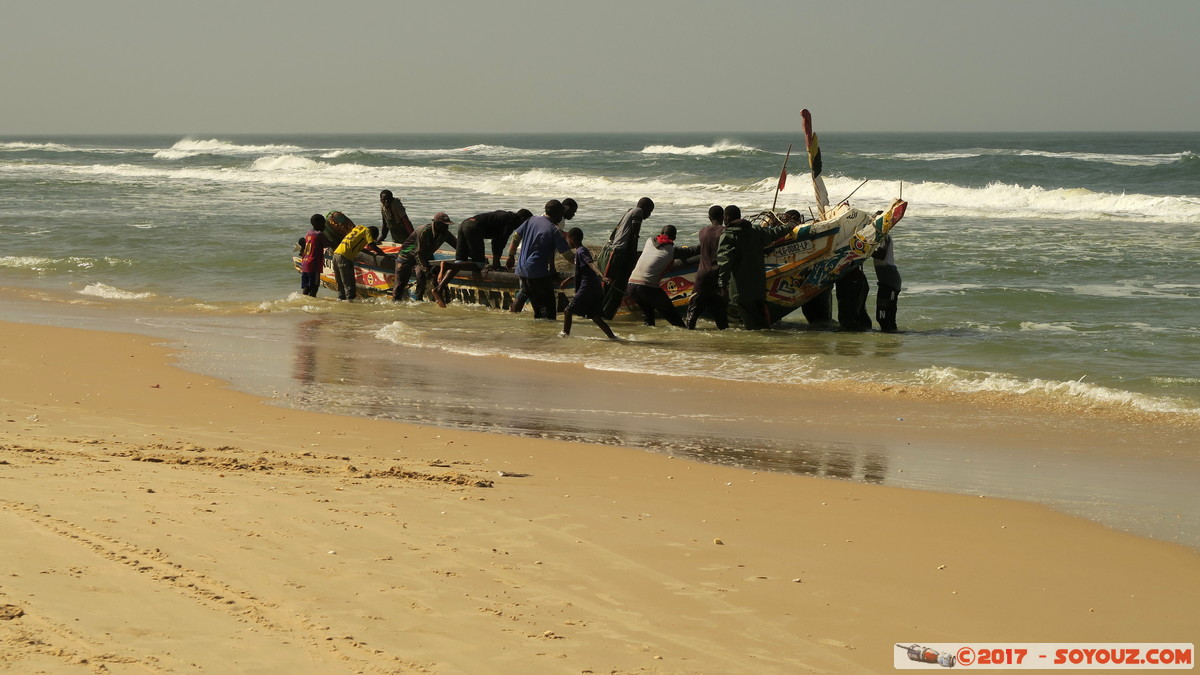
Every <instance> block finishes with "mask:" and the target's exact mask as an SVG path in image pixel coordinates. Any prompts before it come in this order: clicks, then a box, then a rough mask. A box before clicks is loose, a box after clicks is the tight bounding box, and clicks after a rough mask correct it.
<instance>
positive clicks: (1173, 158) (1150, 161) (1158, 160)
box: [859, 148, 1195, 166]
mask: <svg viewBox="0 0 1200 675" xmlns="http://www.w3.org/2000/svg"><path fill="white" fill-rule="evenodd" d="M859 156H860V157H872V158H876V159H898V160H902V161H914V162H940V161H946V160H953V159H969V158H971V157H986V156H1012V157H1045V158H1048V159H1067V160H1075V161H1079V162H1093V163H1101V164H1113V165H1115V166H1160V165H1163V164H1174V163H1175V162H1179V161H1182V160H1186V159H1188V158H1190V157H1194V156H1195V155H1193V153H1191V152H1188V151H1184V152H1171V153H1162V154H1148V155H1147V154H1141V155H1130V154H1118V153H1102V152H1051V151H1048V150H1021V149H1008V148H969V149H963V150H939V151H932V152H892V153H886V152H864V153H861V154H860V155H859Z"/></svg>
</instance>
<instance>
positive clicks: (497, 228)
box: [454, 209, 533, 269]
mask: <svg viewBox="0 0 1200 675" xmlns="http://www.w3.org/2000/svg"><path fill="white" fill-rule="evenodd" d="M532 216H533V214H532V213H530V212H529V210H528V209H521V210H520V211H517V212H515V213H514V212H513V211H499V210H498V211H491V212H489V213H480V214H476V215H474V216H471V217H470V218H467V219H466V220H464V221H462V222H461V223H459V225H458V246H457V247H456V249H455V251H454V259H455V260H470V261H472V262H474V263H476V264H477V265H479V267H480V269H482V268H483V266H484V265H486V264H487V251H486V250H485V248H484V242H485V241H490V242H491V244H492V246H491V249H492V267H500V256H501V255H502V254H503V253H504V245H505V244H507V243H508V238H509V237H510V236H512V233H513V232H516V231H517V228H518V227H520V226H521V223H523V222H525V221H527V220H529V219H530V218H531V217H532Z"/></svg>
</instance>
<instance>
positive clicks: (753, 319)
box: [717, 205, 793, 330]
mask: <svg viewBox="0 0 1200 675" xmlns="http://www.w3.org/2000/svg"><path fill="white" fill-rule="evenodd" d="M792 227H793V225H792V224H791V223H777V224H775V225H771V226H768V227H754V225H753V224H752V223H751V222H750V221H748V220H746V219H745V218H742V210H741V209H740V208H738V207H736V206H733V205H730V206H726V207H725V231H724V232H722V233H721V239H720V243H719V244H718V246H717V286H718V287H719V288H721V289H722V291H723V292H725V293H727V294H728V297H729V302H730V304H732V305H734V306H735V307H737V309H738V312H739V313H740V314H741V315H742V327H743V328H745V329H746V330H762V329H764V328H770V327H771V315H770V313H769V312H768V310H767V273H766V269H765V268H764V264H765V262H766V261H765V256H764V254H763V251H764V249H766V247H767V246H768V245H769V244H770V243H771V242H773V241H775V240H776V239H778V238H780V237H782V236H783V235H784V233H785V232H788V231H789V230H791V229H792Z"/></svg>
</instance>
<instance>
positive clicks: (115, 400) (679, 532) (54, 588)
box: [0, 323, 1200, 673]
mask: <svg viewBox="0 0 1200 675" xmlns="http://www.w3.org/2000/svg"><path fill="white" fill-rule="evenodd" d="M0 327H2V329H3V330H4V333H5V335H6V338H7V339H6V340H4V341H3V344H0V365H3V367H4V369H5V372H6V378H7V381H8V384H9V386H8V387H6V388H5V392H4V394H3V395H0V400H3V403H4V413H5V416H4V419H3V422H2V423H3V431H2V432H0V460H2V461H3V463H0V485H2V486H3V490H2V491H0V495H2V497H0V518H2V519H3V520H4V527H3V528H0V533H2V534H0V538H2V540H3V541H2V542H0V548H3V549H4V550H6V551H11V552H12V555H11V557H10V558H11V560H10V564H11V566H10V567H9V570H7V572H8V576H6V577H5V583H4V585H3V586H2V587H0V605H11V606H14V607H18V608H20V609H21V611H22V612H23V614H22V615H21V616H18V617H17V618H15V619H10V620H5V621H0V656H3V659H0V660H2V661H3V662H5V663H13V664H21V666H22V667H25V668H26V669H27V670H37V669H39V668H42V669H49V670H53V671H54V672H81V673H82V672H89V671H93V670H94V669H95V668H96V667H99V666H101V665H103V666H105V667H106V668H108V669H110V670H114V671H117V672H122V671H124V672H131V671H135V670H140V669H146V668H150V669H158V670H162V671H165V672H171V671H175V670H189V671H196V670H199V671H202V672H222V671H225V670H253V669H255V668H269V669H274V670H282V669H284V668H288V669H292V670H295V671H296V672H355V671H359V670H364V669H375V670H377V671H381V672H407V671H412V670H417V671H419V672H472V671H474V670H476V669H478V667H479V664H483V663H489V664H493V665H492V666H490V667H489V670H490V671H491V672H527V671H528V670H529V669H530V668H533V669H537V670H554V671H558V672H561V671H563V670H568V671H573V672H584V671H587V670H592V671H594V672H607V671H617V672H630V671H634V670H639V669H640V670H647V671H651V672H698V673H718V672H731V671H734V670H739V669H741V670H745V669H746V668H751V669H753V670H755V671H756V672H797V671H809V672H879V671H882V670H890V669H891V664H892V656H893V650H894V645H895V644H896V643H908V642H918V643H919V642H943V643H944V642H953V641H956V640H957V641H968V640H972V641H980V640H983V641H989V642H999V641H1012V642H1054V641H1059V642H1105V641H1109V642H1136V641H1144V642H1193V641H1194V639H1195V626H1196V625H1200V608H1195V607H1191V606H1189V605H1187V604H1186V603H1180V602H1179V599H1180V598H1186V597H1191V596H1194V595H1196V594H1197V593H1198V592H1200V565H1197V562H1200V554H1198V553H1197V552H1196V551H1195V550H1191V549H1188V548H1186V547H1183V546H1178V545H1173V544H1169V543H1163V542H1159V541H1154V540H1149V539H1144V538H1140V537H1137V536H1133V535H1129V534H1124V533H1120V532H1117V531H1114V530H1111V529H1108V528H1105V527H1103V526H1101V525H1098V524H1096V523H1092V522H1088V521H1084V520H1081V519H1078V518H1073V517H1070V516H1067V515H1064V514H1061V513H1056V512H1054V511H1052V510H1050V509H1048V508H1046V507H1043V506H1039V505H1035V504H1030V503H1024V502H1016V501H1009V500H1003V499H992V498H987V499H981V498H979V497H967V496H960V495H950V494H941V493H934V492H926V491H920V490H912V489H900V488H894V487H888V486H886V485H884V486H879V485H866V484H861V483H854V482H849V481H831V480H822V479H818V478H810V477H806V476H798V475H792V474H784V473H772V472H763V471H753V470H747V469H738V468H732V467H726V466H717V465H712V464H705V463H699V462H693V461H689V460H687V459H685V458H682V457H672V456H667V455H661V454H655V453H650V452H646V451H643V450H635V449H628V448H622V447H618V446H611V445H604V446H597V445H590V444H584V443H569V442H562V441H556V440H547V439H529V438H522V437H516V436H505V435H497V434H485V433H476V432H469V431H456V430H450V429H443V428H435V427H429V426H424V425H411V424H405V423H402V422H398V421H391V420H379V419H366V418H350V417H345V416H340V415H333V414H327V413H320V412H311V411H300V410H293V409H287V408H281V407H277V406H270V405H264V404H265V403H266V400H265V399H263V398H261V397H257V396H252V395H250V394H245V393H241V392H237V391H233V390H230V389H229V388H228V386H227V385H226V384H225V383H223V382H222V381H220V380H217V379H214V378H211V377H207V376H203V375H197V374H194V373H191V372H188V371H185V370H181V369H179V368H177V367H174V366H171V365H169V363H170V362H172V361H174V360H176V359H175V358H174V357H171V356H169V355H170V353H171V352H172V351H174V348H173V347H169V346H162V345H158V344H156V343H157V342H159V340H157V339H153V338H148V337H145V336H138V335H126V334H118V333H106V332H98V331H89V330H80V329H74V328H59V327H49V326H38V325H32V324H14V323H3V324H0ZM614 395H615V394H614ZM848 400H850V399H849V398H848V399H846V400H843V401H840V402H839V401H834V402H832V403H831V406H830V409H829V410H830V414H831V415H835V414H840V415H842V416H843V417H842V418H840V420H839V419H831V420H823V421H822V422H821V424H820V425H818V426H820V427H821V428H822V429H825V430H826V431H830V430H832V429H833V428H834V425H835V424H838V423H840V422H844V421H845V420H846V419H849V418H850V417H852V415H853V411H852V410H842V411H841V412H838V411H839V405H838V404H839V403H843V404H844V403H846V401H848ZM907 405H909V406H912V408H913V409H914V410H916V411H917V412H916V413H915V414H916V415H918V416H919V415H922V414H925V415H927V417H926V419H924V421H923V422H922V423H921V425H920V426H919V427H918V431H909V432H906V433H909V434H912V436H911V439H912V440H916V441H918V442H922V441H923V440H924V441H929V442H932V440H936V439H937V438H941V441H942V442H943V443H946V444H964V443H967V441H969V438H967V437H964V436H963V430H964V429H968V428H972V429H975V430H976V432H978V431H979V429H980V428H981V427H980V425H979V424H980V421H979V420H974V419H962V418H961V417H956V416H955V415H956V414H959V411H956V410H946V409H945V408H946V406H945V404H944V403H941V402H933V403H929V402H926V403H922V402H912V401H909V402H907ZM922 411H924V412H922ZM914 419H915V418H914ZM1014 420H1015V421H1017V422H1018V423H1019V424H1018V425H1017V428H1016V429H1015V430H1010V431H1011V433H1010V435H1009V436H1008V437H1006V438H1007V441H1006V442H1011V443H1013V444H1017V445H1019V444H1020V442H1021V439H1023V438H1034V437H1038V436H1039V435H1040V434H1043V433H1046V432H1048V431H1053V430H1055V429H1056V428H1057V430H1058V431H1057V433H1058V434H1059V436H1061V437H1062V438H1063V439H1074V446H1072V447H1076V448H1080V449H1082V448H1087V447H1088V443H1089V442H1091V441H1093V440H1094V439H1095V438H1098V437H1102V436H1107V437H1109V438H1110V440H1116V441H1120V440H1126V441H1129V440H1130V439H1131V438H1133V436H1135V435H1137V434H1138V433H1139V432H1138V431H1137V430H1134V431H1130V430H1126V431H1125V433H1126V434H1127V436H1126V437H1125V438H1124V439H1120V438H1117V439H1113V438H1112V435H1113V434H1114V433H1118V432H1119V431H1120V429H1121V426H1120V425H1119V424H1115V423H1114V424H1113V425H1111V426H1109V425H1102V424H1094V423H1091V422H1089V421H1087V420H1084V421H1078V422H1077V423H1076V425H1059V426H1057V427H1056V426H1055V425H1054V424H1053V422H1054V417H1053V415H1050V414H1046V415H1042V416H1038V415H1035V414H1034V411H1016V412H1013V411H1008V412H1004V411H996V412H995V414H994V416H993V417H992V418H991V419H989V420H984V423H985V424H984V425H983V427H982V428H983V429H984V430H988V429H992V430H995V429H1002V428H1005V427H1006V426H1011V425H1012V424H1013V422H1014ZM1059 422H1062V420H1059ZM1021 424H1023V425H1024V426H1021ZM989 425H990V426H989ZM911 426H916V425H911ZM906 428H910V427H906ZM1081 428H1087V429H1090V433H1091V434H1095V436H1089V435H1088V434H1081V433H1080V429H1081ZM1145 431H1146V430H1144V429H1143V430H1141V435H1140V436H1138V437H1144V432H1145ZM861 433H862V434H863V437H864V438H871V439H876V440H878V438H879V436H880V435H882V436H884V437H886V435H887V434H888V433H890V432H889V430H888V429H887V428H886V427H885V425H883V424H882V423H878V424H864V425H862V432H861ZM1159 433H1167V434H1169V433H1172V432H1169V431H1163V430H1159ZM814 434H815V435H816V436H819V435H820V434H819V433H816V430H814ZM991 441H992V442H994V441H995V439H991ZM908 442H911V440H910V441H908ZM489 483H490V487H485V486H484V485H487V484H489ZM731 619H732V620H731ZM230 641H232V644H235V645H238V648H237V649H228V648H224V646H225V645H228V644H230V643H231V642H230Z"/></svg>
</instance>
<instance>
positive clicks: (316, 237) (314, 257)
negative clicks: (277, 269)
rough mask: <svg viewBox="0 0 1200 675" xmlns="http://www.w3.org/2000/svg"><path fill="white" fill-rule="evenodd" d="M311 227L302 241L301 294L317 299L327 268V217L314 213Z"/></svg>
mask: <svg viewBox="0 0 1200 675" xmlns="http://www.w3.org/2000/svg"><path fill="white" fill-rule="evenodd" d="M308 222H309V224H310V225H311V227H310V228H309V230H308V232H307V233H306V234H305V235H304V237H303V238H302V239H300V292H301V293H303V294H304V295H308V296H311V297H314V298H315V297H317V289H318V288H320V287H321V268H322V267H324V266H325V245H326V244H327V243H328V240H326V239H325V216H323V215H321V214H319V213H314V214H313V217H312V218H309V219H308Z"/></svg>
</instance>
